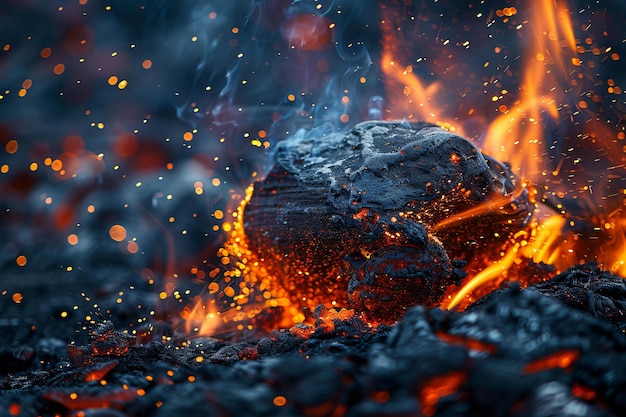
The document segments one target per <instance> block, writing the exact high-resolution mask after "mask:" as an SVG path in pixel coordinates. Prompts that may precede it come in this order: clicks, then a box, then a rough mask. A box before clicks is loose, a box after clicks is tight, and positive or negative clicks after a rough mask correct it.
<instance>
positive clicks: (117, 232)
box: [109, 224, 126, 242]
mask: <svg viewBox="0 0 626 417" xmlns="http://www.w3.org/2000/svg"><path fill="white" fill-rule="evenodd" d="M109 236H111V239H113V240H115V241H116V242H121V241H122V240H124V239H126V229H125V228H124V226H122V225H119V224H114V225H113V226H111V228H110V229H109Z"/></svg>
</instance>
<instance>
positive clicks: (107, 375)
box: [0, 265, 626, 417]
mask: <svg viewBox="0 0 626 417" xmlns="http://www.w3.org/2000/svg"><path fill="white" fill-rule="evenodd" d="M589 288H591V291H589V290H588V289H589ZM623 288H624V286H623V281H621V279H620V278H618V277H615V276H611V275H610V274H608V273H606V272H602V271H598V270H597V269H596V268H595V266H593V265H584V266H580V267H575V268H572V269H570V270H568V271H566V272H565V273H563V274H561V275H559V276H557V277H556V278H555V279H553V280H551V281H549V282H546V283H542V284H539V285H536V286H534V287H530V288H528V289H525V290H521V289H519V288H516V287H514V288H510V289H507V290H504V291H501V292H499V293H494V294H493V295H492V296H491V297H489V298H488V299H486V300H484V301H483V302H481V303H476V304H474V305H473V306H471V307H470V308H468V309H467V310H466V311H464V312H451V311H444V310H440V309H437V308H435V309H427V308H425V307H421V306H420V307H415V308H413V309H410V310H409V311H408V312H407V313H406V315H405V316H404V317H403V318H402V319H401V320H400V321H399V322H398V323H397V324H396V325H395V326H393V327H390V326H387V325H381V326H379V327H378V328H377V329H371V328H370V327H368V325H366V324H365V323H363V322H362V321H361V320H359V319H358V318H357V317H356V316H354V315H351V314H344V313H341V312H336V311H335V310H332V309H331V310H328V309H323V308H322V309H318V310H317V311H316V315H317V317H318V321H317V323H316V325H315V326H305V325H299V326H296V327H294V328H292V329H288V330H281V331H273V332H271V333H270V334H269V335H268V336H267V337H264V338H261V339H257V340H252V341H245V342H228V343H227V342H224V341H217V340H212V339H204V340H199V339H198V340H193V341H191V342H189V343H188V344H187V346H184V347H183V346H180V347H178V348H175V347H169V346H165V345H163V344H161V343H157V342H151V343H148V344H146V345H132V343H128V337H127V336H126V335H124V334H123V333H122V332H119V331H115V330H114V329H112V328H111V327H110V325H109V324H106V323H105V324H103V325H100V326H99V327H98V328H97V329H94V331H92V333H91V339H92V340H91V343H90V344H89V345H85V346H78V347H74V348H72V349H70V351H74V352H75V351H76V350H78V351H80V352H82V353H83V357H82V359H81V360H80V361H79V360H77V357H70V358H69V359H70V362H68V361H61V362H60V363H59V364H58V365H57V366H56V367H54V368H53V369H48V370H41V369H39V370H38V369H37V360H36V358H35V360H33V362H32V366H31V367H30V370H29V371H28V372H22V373H15V374H5V376H4V377H3V378H2V379H1V380H0V387H1V388H2V390H3V391H2V394H0V410H1V411H0V413H1V414H0V415H5V414H6V415H53V414H57V415H71V416H78V415H85V416H89V415H91V416H96V415H107V416H123V415H155V416H169V415H209V416H212V415H220V416H239V415H241V416H244V415H245V416H250V415H254V416H288V415H289V416H290V415H303V416H380V415H394V416H416V415H419V416H421V415H424V416H432V415H435V416H458V415H464V416H485V415H493V416H496V415H497V416H505V415H506V416H538V417H539V416H554V415H558V416H619V415H625V413H626V395H625V393H626V337H625V336H624V334H623V329H624V326H625V323H626V320H625V319H624V316H623V315H621V316H620V315H617V316H613V315H604V316H603V315H602V314H599V313H598V312H599V311H600V310H602V311H604V312H608V311H609V310H606V309H598V307H599V306H601V305H604V306H607V305H611V303H613V304H612V305H614V306H615V308H616V310H612V311H615V312H619V311H623V310H622V308H623V306H624V291H623ZM555 289H558V291H556V290H555ZM567 294H569V297H566V295H567ZM563 297H565V298H566V299H567V304H570V305H577V306H578V307H579V308H572V307H571V306H568V305H566V303H563V302H561V301H560V300H559V299H560V298H563ZM598 297H601V298H600V299H601V300H602V302H601V303H599V302H598V301H597V300H598ZM594 316H595V317H594ZM620 317H621V319H620ZM601 319H605V320H604V321H603V320H601ZM116 340H117V341H119V340H125V342H124V343H125V346H124V349H108V350H102V349H100V350H98V349H95V348H94V346H95V347H101V346H109V342H114V341H116ZM35 354H36V355H41V352H35ZM105 409H106V411H105Z"/></svg>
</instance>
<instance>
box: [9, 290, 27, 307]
mask: <svg viewBox="0 0 626 417" xmlns="http://www.w3.org/2000/svg"><path fill="white" fill-rule="evenodd" d="M11 298H12V299H13V302H14V303H15V304H19V303H21V302H22V300H23V299H24V296H23V295H22V294H20V293H19V292H16V293H15V294H13V297H11Z"/></svg>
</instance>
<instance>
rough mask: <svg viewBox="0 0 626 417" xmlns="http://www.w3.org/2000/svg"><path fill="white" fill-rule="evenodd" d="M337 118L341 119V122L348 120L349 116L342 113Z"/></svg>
mask: <svg viewBox="0 0 626 417" xmlns="http://www.w3.org/2000/svg"><path fill="white" fill-rule="evenodd" d="M339 120H341V123H348V121H349V120H350V116H348V115H347V114H345V113H344V114H342V115H341V116H339Z"/></svg>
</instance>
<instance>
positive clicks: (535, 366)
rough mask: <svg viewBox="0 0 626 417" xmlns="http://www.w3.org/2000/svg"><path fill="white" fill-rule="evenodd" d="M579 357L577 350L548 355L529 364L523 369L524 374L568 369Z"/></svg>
mask: <svg viewBox="0 0 626 417" xmlns="http://www.w3.org/2000/svg"><path fill="white" fill-rule="evenodd" d="M579 356H580V352H579V351H577V350H564V351H562V352H557V353H554V354H552V355H548V356H546V357H545V358H541V359H537V360H535V361H533V362H530V363H529V364H527V365H526V366H525V367H524V373H526V374H534V373H536V372H541V371H545V370H548V369H553V368H563V369H566V368H569V367H570V366H571V365H572V363H573V362H574V361H576V359H578V357H579Z"/></svg>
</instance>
